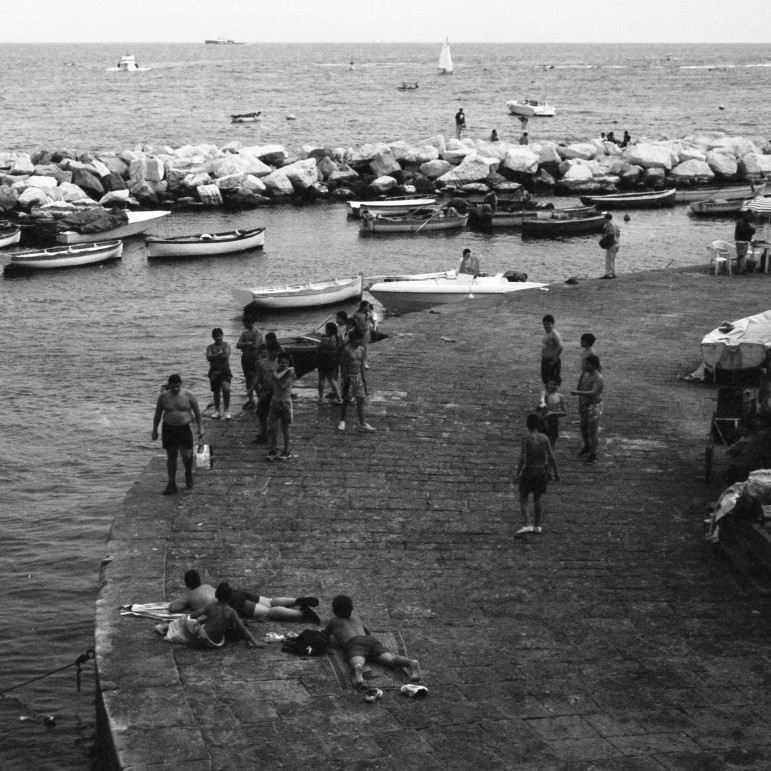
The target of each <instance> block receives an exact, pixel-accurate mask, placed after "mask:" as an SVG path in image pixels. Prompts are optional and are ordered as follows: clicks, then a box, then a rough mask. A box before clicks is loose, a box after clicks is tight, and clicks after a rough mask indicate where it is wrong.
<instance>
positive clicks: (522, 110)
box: [506, 101, 556, 118]
mask: <svg viewBox="0 0 771 771" xmlns="http://www.w3.org/2000/svg"><path fill="white" fill-rule="evenodd" d="M506 106H507V107H508V108H509V113H511V114H512V115H518V116H521V117H523V118H553V117H554V115H555V113H556V110H555V109H554V108H553V107H552V106H551V105H550V104H529V103H527V102H518V101H510V102H506Z"/></svg>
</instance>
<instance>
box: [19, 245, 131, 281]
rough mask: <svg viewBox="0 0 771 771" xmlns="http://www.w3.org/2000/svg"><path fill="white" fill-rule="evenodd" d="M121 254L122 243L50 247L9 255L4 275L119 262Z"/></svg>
mask: <svg viewBox="0 0 771 771" xmlns="http://www.w3.org/2000/svg"><path fill="white" fill-rule="evenodd" d="M122 254H123V242H122V241H102V242H97V243H90V244H74V245H71V246H52V247H50V248H48V249H29V250H26V251H23V252H17V253H16V254H12V255H11V261H10V263H8V265H6V266H5V272H6V273H9V274H10V273H14V272H23V271H30V270H54V269H58V268H75V267H80V266H82V265H98V264H99V263H103V262H109V261H110V260H119V259H120V258H121V256H122Z"/></svg>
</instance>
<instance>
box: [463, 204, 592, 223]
mask: <svg viewBox="0 0 771 771" xmlns="http://www.w3.org/2000/svg"><path fill="white" fill-rule="evenodd" d="M596 213H597V209H596V208H595V207H594V206H574V207H570V208H567V209H556V208H554V206H553V205H552V204H536V205H527V207H526V208H524V207H523V208H521V209H515V210H512V211H501V210H500V209H499V210H497V211H495V212H494V213H493V214H492V215H491V217H490V219H489V222H488V221H487V220H486V218H485V217H482V216H479V213H478V212H471V213H470V214H469V227H470V228H473V227H475V226H477V227H479V228H482V229H483V228H485V227H491V228H493V229H496V228H519V227H522V223H523V222H524V221H525V220H531V219H546V220H551V219H577V218H580V217H588V216H589V215H591V214H596Z"/></svg>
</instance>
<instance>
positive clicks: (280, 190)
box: [262, 169, 294, 195]
mask: <svg viewBox="0 0 771 771" xmlns="http://www.w3.org/2000/svg"><path fill="white" fill-rule="evenodd" d="M262 182H263V184H264V185H265V187H266V188H267V189H268V190H270V191H271V192H272V193H274V194H277V195H292V193H294V185H292V182H291V181H290V179H289V177H287V175H286V174H285V173H284V170H283V169H276V171H272V172H271V173H270V174H267V175H266V176H264V177H262Z"/></svg>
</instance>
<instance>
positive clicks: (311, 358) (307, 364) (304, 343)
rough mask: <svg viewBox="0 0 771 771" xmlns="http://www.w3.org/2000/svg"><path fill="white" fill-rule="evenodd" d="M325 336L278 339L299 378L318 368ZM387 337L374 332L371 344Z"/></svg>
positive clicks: (376, 331)
mask: <svg viewBox="0 0 771 771" xmlns="http://www.w3.org/2000/svg"><path fill="white" fill-rule="evenodd" d="M330 320H331V319H330ZM322 329H323V325H322ZM323 334H324V333H323V331H320V332H311V333H310V334H308V335H297V336H294V337H279V338H278V343H279V345H280V346H281V347H282V348H283V349H284V351H285V352H286V353H288V354H289V355H290V356H291V357H292V361H293V363H294V370H295V374H296V375H297V377H298V378H300V377H302V376H303V375H307V374H308V373H309V372H313V370H314V369H316V367H317V366H318V362H319V341H320V340H321V336H322V335H323ZM386 337H388V335H385V334H383V333H382V332H379V331H378V330H374V331H373V332H372V337H371V338H370V344H371V343H377V342H379V341H380V340H385V338H386Z"/></svg>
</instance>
